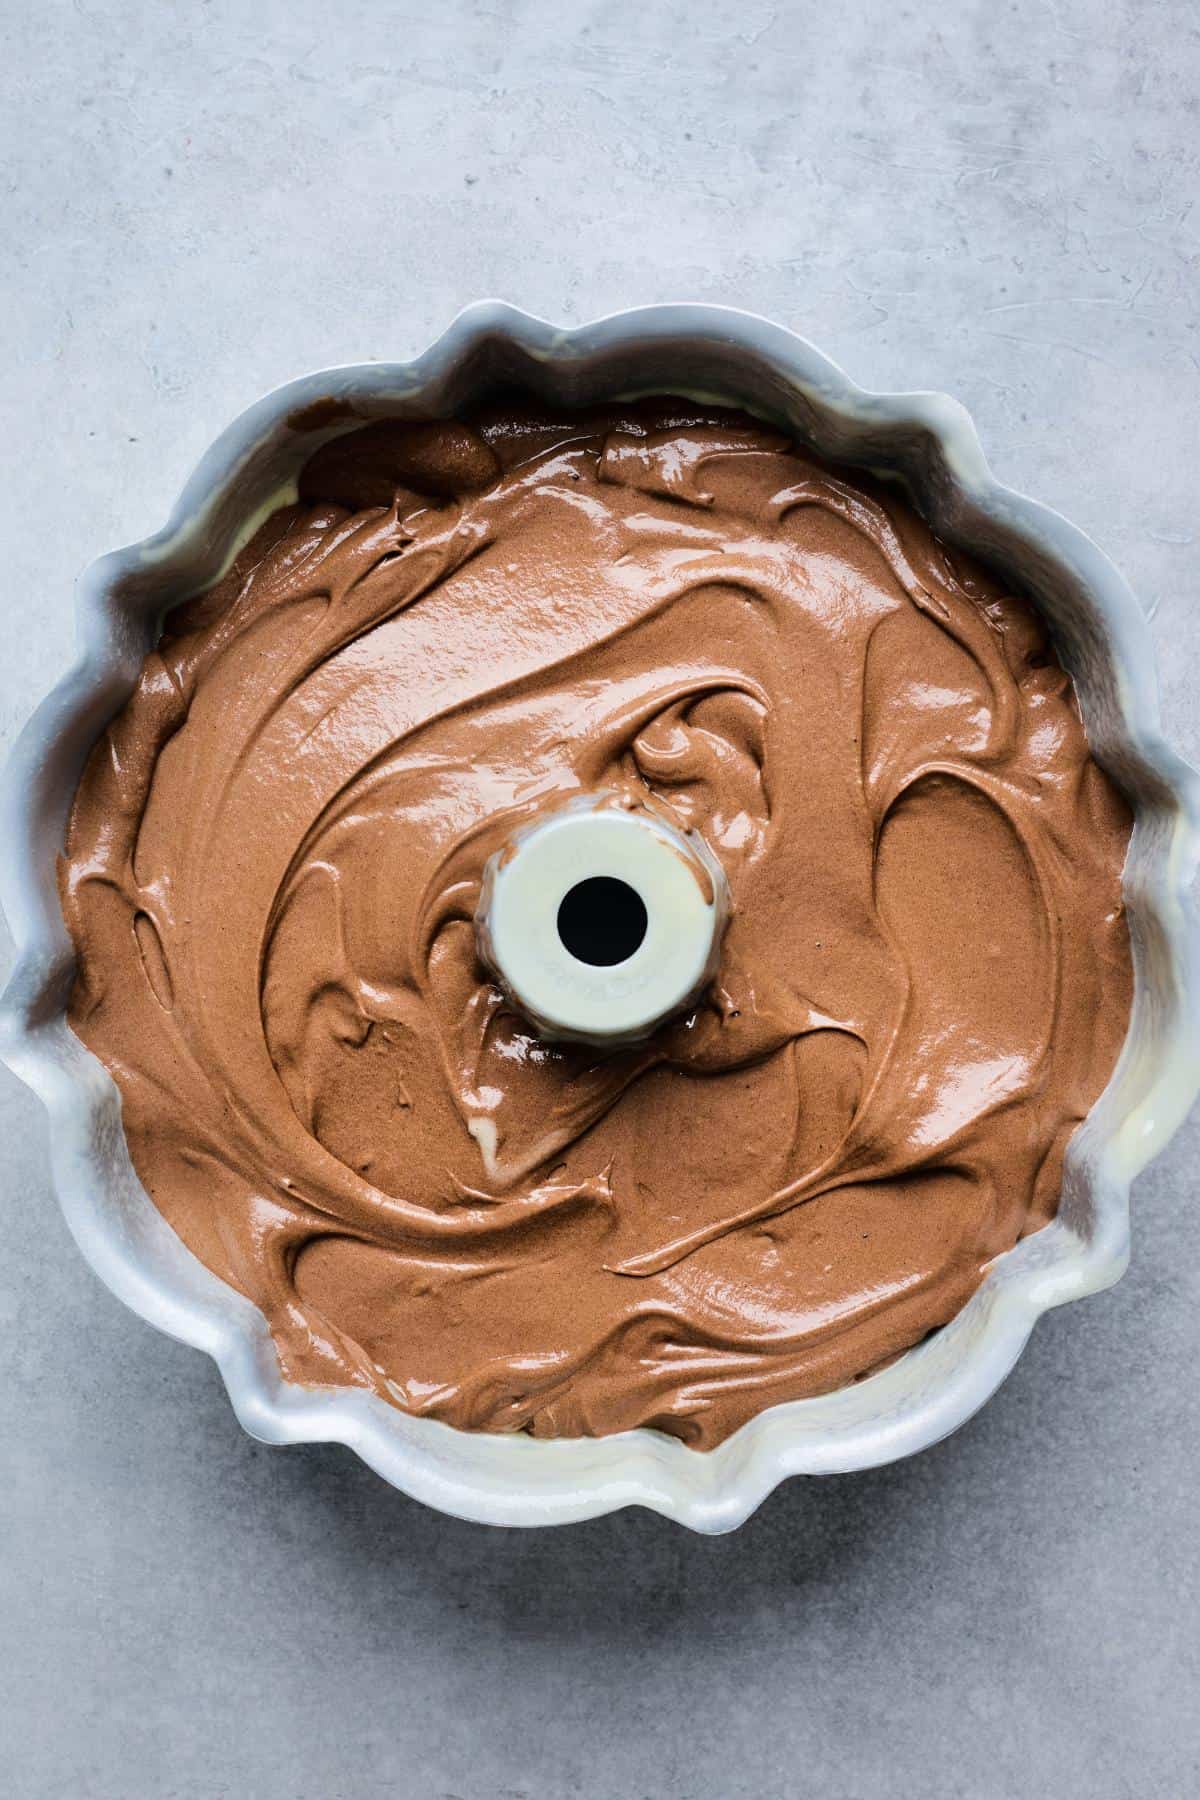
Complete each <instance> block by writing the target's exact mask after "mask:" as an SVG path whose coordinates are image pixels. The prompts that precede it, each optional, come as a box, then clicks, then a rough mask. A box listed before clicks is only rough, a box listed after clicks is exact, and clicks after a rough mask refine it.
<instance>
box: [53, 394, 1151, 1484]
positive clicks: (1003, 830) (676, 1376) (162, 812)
mask: <svg viewBox="0 0 1200 1800" xmlns="http://www.w3.org/2000/svg"><path fill="white" fill-rule="evenodd" d="M307 422H309V421H306V423H307ZM331 422H332V415H331ZM300 492H301V499H300V502H299V503H298V504H296V505H293V506H290V507H288V508H286V509H284V510H282V511H280V512H278V513H277V514H276V515H275V516H274V518H273V519H272V520H271V521H270V522H269V523H268V525H267V526H266V527H264V529H263V530H262V531H261V532H260V533H259V535H258V537H257V538H256V539H255V540H254V542H253V544H252V545H251V546H250V547H249V549H248V550H246V551H245V552H244V553H243V554H242V555H241V557H240V558H239V560H238V562H237V565H236V567H235V569H234V570H233V572H232V573H231V574H230V575H229V576H228V577H227V578H226V579H225V580H224V581H223V582H222V583H221V584H220V585H219V586H218V587H217V588H215V589H214V590H213V591H212V592H211V593H209V594H208V595H206V596H204V597H202V598H201V599H200V600H198V601H195V602H191V603H189V604H188V605H187V606H186V607H184V608H182V609H180V610H178V611H176V612H175V613H173V614H172V615H171V618H170V621H169V625H168V629H167V631H166V633H165V635H164V636H163V638H162V641H161V643H160V645H159V647H158V650H157V651H156V652H155V653H154V654H152V655H151V656H150V657H149V658H148V659H147V662H146V665H145V667H144V669H143V672H142V676H141V679H140V681H139V683H138V686H137V689H136V691H135V693H134V695H133V697H132V698H131V700H130V701H129V703H128V705H127V706H126V707H125V709H124V711H123V712H122V713H121V714H120V716H119V717H118V718H117V719H116V721H115V722H114V724H113V726H112V727H111V729H110V730H109V732H108V733H107V734H106V736H105V737H104V738H103V739H102V740H101V742H100V743H99V745H98V746H97V748H96V751H95V752H94V754H93V756H92V759H91V761H90V763H89V766H88V769H87V772H86V775H85V777H84V779H83V782H82V785H81V787H80V791H79V796H78V799H77V803H76V806H75V811H74V816H73V819H72V822H71V828H70V835H69V841H68V845H67V851H66V855H65V858H64V860H63V864H62V894H63V904H64V907H65V911H66V916H67V919H68V922H69V925H70V929H71V932H72V934H73V936H74V940H75V943H76V945H77V947H78V951H79V958H80V973H79V978H78V981H77V985H76V988H75V993H74V999H73V1004H72V1012H71V1018H72V1023H73V1025H74V1027H75V1030H76V1031H77V1032H78V1033H79V1035H80V1037H82V1039H83V1040H84V1042H85V1043H87V1044H88V1045H89V1046H90V1047H91V1048H92V1049H93V1050H94V1051H95V1052H96V1053H97V1055H99V1056H100V1057H101V1058H102V1059H103V1061H104V1062H105V1063H106V1064H107V1065H108V1067H109V1068H110V1069H111V1070H112V1072H113V1074H114V1076H115V1077H116V1080H117V1082H118V1084H119V1086H120V1090H121V1094H122V1098H123V1102H124V1120H125V1128H126V1131H127V1134H128V1139H129V1145H130V1149H131V1152H132V1155H133V1160H134V1163H135V1165H136V1167H137V1170H138V1173H139V1174H140V1176H141V1178H142V1180H143V1182H144V1183H145V1185H146V1187H147V1189H148V1190H149V1192H150V1194H151V1195H152V1196H153V1198H154V1200H155V1203H156V1204H157V1205H158V1207H159V1208H160V1209H161V1210H162V1212H163V1213H164V1214H165V1215H166V1217H167V1218H168V1219H169V1220H170V1222H171V1224H172V1225H173V1226H174V1227H175V1229H176V1230H177V1231H178V1232H179V1234H180V1235H181V1236H182V1237H183V1238H184V1240H185V1241H186V1242H187V1243H188V1244H189V1245H190V1246H191V1247H192V1249H193V1250H194V1251H195V1252H196V1253H197V1254H198V1255H199V1256H200V1257H201V1258H202V1259H203V1260H204V1262H205V1263H207V1264H208V1266H209V1267H210V1268H212V1269H214V1270H216V1272H217V1273H218V1274H220V1275H221V1276H223V1277H224V1278H225V1279H226V1280H228V1281H230V1282H232V1283H233V1284H234V1286H235V1287H237V1288H239V1289H241V1291H242V1292H243V1293H245V1294H248V1295H249V1296H250V1297H251V1298H252V1299H253V1300H255V1301H256V1302H257V1303H258V1305H259V1306H260V1307H262V1309H263V1310H264V1312H265V1313H266V1315H267V1317H268V1319H269V1321H270V1324H271V1329H272V1331H273V1333H274V1338H275V1342H276V1345H277V1347H278V1352H279V1356H280V1360H281V1363H282V1365H283V1368H284V1370H285V1372H286V1373H287V1374H288V1375H289V1376H290V1377H291V1378H293V1379H296V1380H299V1381H302V1382H309V1383H353V1384H358V1385H362V1386H366V1387H369V1388H372V1389H374V1390H376V1391H377V1392H379V1393H381V1394H383V1395H384V1396H386V1397H388V1398H390V1399H391V1400H393V1401H394V1402H395V1403H396V1404H398V1405H399V1406H401V1407H403V1408H405V1409H407V1410H408V1411H410V1412H414V1413H424V1414H431V1415H433V1416H435V1417H437V1418H439V1419H443V1420H447V1421H449V1422H450V1423H452V1424H455V1425H459V1426H465V1427H468V1428H471V1429H481V1430H490V1431H510V1430H514V1429H526V1430H529V1431H532V1432H534V1433H535V1434H537V1435H539V1436H555V1435H559V1436H571V1435H578V1434H595V1433H604V1432H612V1431H620V1430H624V1429H626V1428H627V1427H631V1426H635V1425H651V1426H657V1427H659V1428H661V1429H663V1430H665V1431H669V1432H672V1433H675V1434H676V1435H678V1436H679V1437H682V1438H683V1439H684V1440H685V1441H686V1442H687V1443H689V1444H692V1445H694V1446H697V1447H700V1448H708V1447H710V1446H712V1445H713V1444H715V1443H718V1442H719V1441H720V1440H721V1439H722V1438H724V1437H725V1436H727V1435H728V1433H729V1432H731V1431H732V1430H733V1429H734V1428H735V1427H736V1426H738V1425H739V1424H741V1423H742V1422H743V1421H744V1420H745V1419H747V1418H748V1417H749V1416H750V1415H752V1414H753V1413H755V1412H757V1411H758V1410H760V1409H761V1408H762V1407H764V1406H768V1405H771V1404H773V1403H775V1402H777V1401H781V1400H789V1399H795V1398H797V1397H800V1396H803V1395H808V1394H815V1393H819V1392H821V1391H824V1390H828V1389H831V1388H834V1387H837V1386H840V1385H842V1384H844V1383H846V1382H849V1381H852V1380H855V1379H857V1378H858V1377H860V1376H862V1375H863V1374H865V1373H868V1372H869V1371H871V1370H872V1369H874V1368H876V1367H878V1366H879V1365H880V1364H881V1363H883V1362H885V1361H886V1360H887V1359H889V1358H891V1357H893V1356H895V1355H896V1354H897V1353H899V1352H900V1351H902V1350H904V1349H905V1348H906V1347H907V1346H909V1345H911V1344H914V1343H916V1342H917V1341H918V1340H919V1339H920V1338H922V1337H924V1336H925V1335H926V1334H927V1333H928V1332H929V1331H931V1330H932V1329H934V1328H935V1327H936V1326H938V1325H940V1324H942V1323H944V1322H945V1321H946V1320H947V1319H949V1318H950V1317H951V1316H952V1315H953V1314H954V1313H955V1312H956V1311H957V1310H958V1309H959V1308H960V1307H961V1306H962V1305H963V1303H964V1301H965V1300H966V1299H967V1298H968V1296H969V1295H970V1294H971V1292H972V1290H973V1289H974V1288H975V1287H976V1286H977V1284H978V1283H979V1281H980V1279H981V1274H982V1271H983V1268H984V1266H985V1265H986V1263H987V1262H988V1260H989V1258H991V1257H994V1256H995V1255H996V1254H997V1253H998V1252H1000V1251H1002V1250H1004V1249H1006V1248H1007V1247H1008V1246H1009V1245H1011V1244H1013V1243H1014V1242H1015V1241H1016V1240H1017V1239H1018V1238H1019V1237H1021V1236H1022V1235H1023V1234H1025V1233H1027V1232H1030V1231H1033V1230H1036V1229H1037V1228H1038V1227H1039V1226H1040V1225H1043V1224H1044V1223H1045V1222H1046V1221H1047V1220H1048V1219H1049V1218H1050V1217H1051V1216H1052V1214H1053V1213H1054V1210H1055V1207H1056V1205H1057V1200H1058V1192H1059V1185H1060V1178H1061V1170H1062V1158H1063V1151H1064V1148H1065V1146H1066V1143H1067V1140H1068V1138H1069V1137H1070V1135H1071V1132H1072V1131H1073V1130H1074V1128H1075V1126H1076V1125H1077V1124H1078V1122H1079V1120H1080V1119H1081V1118H1082V1117H1083V1116H1084V1114H1085V1113H1086V1111H1087V1110H1088V1107H1089V1106H1090V1105H1091V1103H1092V1101H1093V1100H1094V1099H1095V1098H1096V1096H1097V1095H1098V1093H1099V1092H1100V1090H1101V1088H1102V1087H1103V1085H1104V1083H1105V1081H1106V1080H1107V1077H1108V1075H1109V1073H1110V1072H1111V1069H1112V1066H1113V1063H1114V1061H1115V1058H1116V1055H1117V1051H1118V1048H1119V1045H1120V1042H1121V1039H1122V1036H1123V1033H1124V1029H1125V1025H1126V1020H1127V1015H1128V1008H1129V1000H1130V960H1129V950H1128V941H1127V934H1126V927H1125V921H1124V916H1123V911H1122V906H1121V899H1120V879H1119V877H1120V869H1121V865H1122V861H1123V858H1124V853H1125V847H1126V841H1127V837H1128V830H1129V820H1128V816H1127V813H1126V809H1125V807H1124V805H1123V803H1122V801H1121V800H1120V798H1119V797H1118V796H1117V794H1116V793H1115V791H1114V790H1113V788H1112V787H1111V786H1110V784H1109V782H1108V780H1107V779H1106V777H1105V776H1104V775H1103V774H1102V773H1101V771H1100V770H1099V769H1098V767H1097V766H1096V764H1095V763H1094V762H1093V761H1092V760H1091V758H1090V757H1089V754H1088V749H1087V744H1086V742H1085V738H1084V734H1083V729H1082V726H1081V724H1080V720H1079V715H1078V712H1077V709H1076V705H1075V700H1074V695H1073V692H1072V688H1071V685H1070V682H1069V680H1068V678H1067V677H1066V676H1065V675H1064V674H1063V672H1062V670H1061V669H1060V668H1059V667H1058V665H1057V663H1056V662H1055V660H1054V657H1053V654H1052V652H1051V651H1050V649H1049V648H1048V645H1047V643H1046V640H1045V637H1044V636H1043V633H1042V631H1041V629H1040V628H1039V625H1038V623H1037V620H1036V618H1035V615H1034V613H1033V612H1032V610H1031V608H1030V607H1029V605H1028V604H1026V603H1025V602H1024V601H1022V600H1020V599H1015V598H1013V597H1012V596H1010V595H1007V594H1005V593H1004V591H1003V589H1002V588H1000V587H999V586H997V585H996V584H995V583H994V582H993V581H992V580H991V579H989V578H987V577H985V576H984V575H983V574H981V572H980V571H979V570H978V569H976V568H973V567H968V566H967V565H966V563H965V560H964V559H961V558H960V557H958V556H957V555H956V556H955V557H954V558H953V559H952V558H951V557H950V555H949V554H948V553H947V552H946V550H945V549H943V548H942V547H941V546H940V545H939V544H938V543H937V541H936V540H935V539H933V538H932V537H931V535H930V533H929V531H928V530H927V529H926V528H925V526H924V525H923V524H922V523H921V522H920V521H919V520H918V519H917V517H916V516H915V515H914V514H913V512H912V511H911V510H910V509H909V508H908V507H907V506H906V505H905V504H904V503H903V502H902V501H901V499H900V498H899V495H898V492H897V491H894V490H892V489H891V488H884V487H882V486H876V485H874V484H872V483H870V482H868V481H866V480H863V479H860V478H858V477H852V476H850V475H848V474H845V473H831V472H830V471H828V470H826V469H824V468H821V467H819V466H818V465H817V464H815V463H814V462H813V461H812V460H811V459H810V458H808V457H806V456H804V455H802V454H799V453H797V452H796V451H795V450H794V449H792V448H790V447H789V446H788V445H787V443H786V442H785V441H784V440H783V439H781V438H779V437H776V436H773V435H771V434H770V433H769V432H768V431H767V430H766V429H765V428H762V427H760V426H757V425H753V424H751V423H750V422H749V421H747V420H745V419H743V418H740V417H738V416H737V415H734V414H719V413H714V412H711V411H709V412H705V411H703V410H700V409H697V408H696V407H694V406H691V405H690V404H688V403H685V402H679V401H655V402H645V403H642V404H640V405H638V406H635V407H625V408H621V409H612V410H610V411H608V412H606V413H594V414H588V415H586V416H580V417H576V418H574V419H565V420H564V419H559V420H554V419H552V418H550V417H549V416H538V415H537V414H535V413H532V412H530V411H529V410H528V408H527V407H518V406H514V407H511V408H509V409H507V410H505V409H502V408H497V409H496V410H495V411H494V412H493V414H491V415H489V416H478V417H476V418H475V419H474V420H473V421H472V423H471V424H469V425H468V424H462V423H460V424H447V425H431V426H417V427H404V426H397V425H382V426H372V427H369V428H366V429H364V430H361V431H356V432H354V434H353V435H350V436H343V437H341V438H339V439H335V440H334V441H333V443H332V444H331V445H329V446H327V447H326V448H325V449H324V450H322V451H320V452H318V454H317V456H316V457H315V458H314V459H313V460H312V462H310V464H309V466H308V468H307V470H306V472H305V475H304V477H303V479H302V482H301V490H300ZM599 788H616V789H619V790H622V791H624V793H625V794H626V795H627V796H628V797H629V798H630V799H632V801H633V802H634V803H638V802H639V801H643V800H649V801H650V802H651V803H652V804H655V805H659V806H667V807H669V808H670V809H672V811H673V814H674V816H676V817H677V818H678V820H679V821H680V822H681V824H682V825H684V826H685V827H688V828H693V827H694V828H697V829H698V830H699V831H700V832H701V833H702V834H703V836H704V838H705V839H706V841H707V843H708V845H709V846H710V848H711V849H712V850H713V852H714V853H715V854H716V856H717V857H718V858H719V859H720V861H721V863H722V864H723V866H724V868H725V871H726V874H727V876H728V879H729V884H730V889H731V894H732V901H733V909H734V910H733V915H732V920H731V923H730V926H729V930H728V933H727V936H726V938H725V943H724V950H723V955H722V961H721V967H720V971H719V973H718V976H717V978H716V981H715V983H714V985H713V987H712V989H711V991H710V992H709V993H708V995H707V996H706V998H705V999H704V1001H703V1002H702V1003H701V1004H700V1005H699V1006H698V1007H697V1009H696V1010H695V1012H694V1013H693V1014H692V1015H691V1016H689V1017H687V1018H684V1019H681V1020H679V1021H678V1022H676V1023H674V1024H672V1025H670V1026H668V1027H667V1028H665V1029H663V1030H662V1031H660V1032H659V1033H658V1035H656V1036H655V1037H654V1038H652V1039H651V1040H650V1041H649V1042H648V1043H646V1044H644V1045H642V1046H640V1047H638V1048H636V1049H633V1050H624V1051H622V1052H620V1053H617V1054H611V1055H608V1056H603V1055H599V1054H597V1053H595V1052H590V1051H588V1050H586V1049H582V1048H580V1047H577V1046H574V1047H572V1046H555V1045H550V1044H547V1043H543V1042H542V1041H540V1040H539V1038H538V1037H537V1035H536V1034H535V1033H534V1032H533V1030H532V1029H531V1028H529V1027H528V1026H527V1025H526V1024H525V1023H524V1022H523V1021H522V1019H521V1018H520V1017H518V1016H515V1015H514V1013H513V1012H512V1011H511V1010H510V1008H509V1006H508V1004H507V1003H506V1002H505V1001H504V1000H503V999H502V997H501V995H500V994H499V993H498V991H497V990H496V988H495V987H494V986H493V985H491V983H490V982H489V980H488V978H487V976H486V974H485V972H484V970H483V969H482V967H481V966H480V964H479V962H478V959H477V955H476V944H475V937H474V930H473V925H472V918H473V914H474V910H475V905H476V900H477V897H478V891H479V880H480V874H481V871H482V868H483V865H484V862H485V861H486V859H487V857H488V856H489V855H490V854H491V852H492V851H493V850H494V849H496V848H497V847H498V846H500V845H502V844H503V843H504V842H505V840H506V839H507V838H508V837H509V836H510V835H511V833H512V832H513V831H514V830H515V829H516V828H517V827H519V826H520V825H522V824H524V823H526V822H527V821H529V820H530V819H532V818H534V817H536V816H537V814H538V813H539V811H541V810H542V809H544V808H545V807H547V806H551V805H556V804H560V803H561V802H562V801H563V800H565V799H566V798H568V797H569V796H571V795H573V794H576V793H580V792H590V791H592V790H595V789H599Z"/></svg>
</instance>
